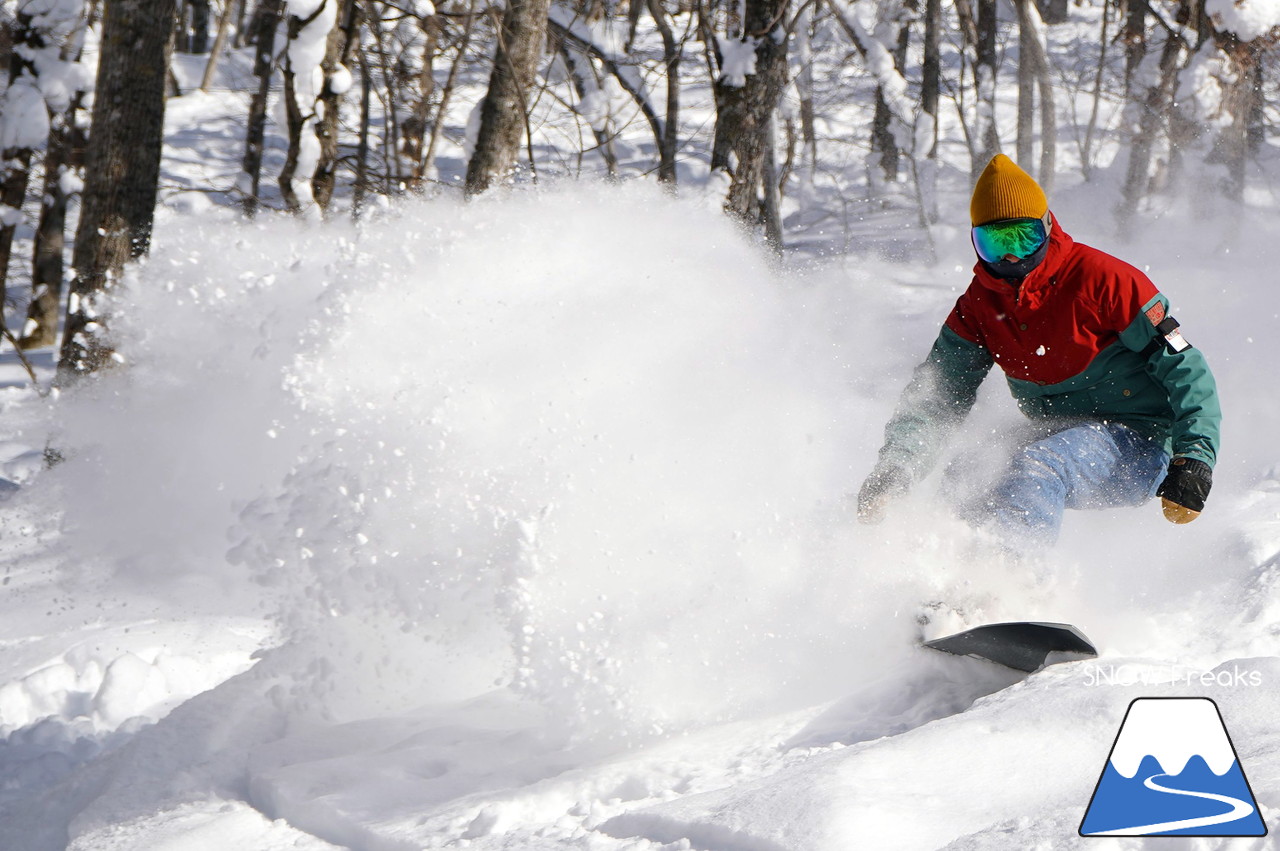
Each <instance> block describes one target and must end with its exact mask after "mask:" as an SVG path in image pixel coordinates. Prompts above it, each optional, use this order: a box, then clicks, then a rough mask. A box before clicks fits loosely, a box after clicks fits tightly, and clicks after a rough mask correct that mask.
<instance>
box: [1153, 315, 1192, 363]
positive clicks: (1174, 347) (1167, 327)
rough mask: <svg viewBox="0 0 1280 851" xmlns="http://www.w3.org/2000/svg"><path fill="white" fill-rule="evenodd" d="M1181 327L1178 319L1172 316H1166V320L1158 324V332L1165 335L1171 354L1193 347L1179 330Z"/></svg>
mask: <svg viewBox="0 0 1280 851" xmlns="http://www.w3.org/2000/svg"><path fill="white" fill-rule="evenodd" d="M1179 327H1181V326H1180V325H1179V324H1178V320H1176V319H1174V318H1173V317H1172V316H1166V317H1165V318H1164V320H1163V321H1162V322H1161V323H1160V324H1159V325H1157V326H1156V332H1157V333H1159V334H1160V336H1162V337H1164V344H1165V346H1166V347H1168V349H1169V353H1170V354H1175V355H1176V354H1177V353H1178V352H1181V351H1185V350H1187V349H1189V348H1191V344H1190V343H1188V342H1187V341H1186V339H1184V338H1183V336H1182V332H1181V331H1179V330H1178V328H1179Z"/></svg>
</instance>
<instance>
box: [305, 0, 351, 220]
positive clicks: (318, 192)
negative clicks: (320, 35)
mask: <svg viewBox="0 0 1280 851" xmlns="http://www.w3.org/2000/svg"><path fill="white" fill-rule="evenodd" d="M359 27H360V11H359V5H358V4H357V2H356V0H341V5H340V6H339V7H338V18H337V20H336V21H335V22H334V26H333V29H332V30H330V31H329V40H328V42H327V44H326V46H325V54H324V62H323V63H322V64H321V66H320V67H321V69H322V70H323V71H324V76H325V84H324V89H323V90H322V91H321V92H320V102H319V117H318V118H317V120H316V138H317V139H319V141H320V160H319V161H318V162H317V163H316V169H315V173H314V174H313V175H312V178H311V194H312V197H313V198H315V202H316V204H318V205H319V206H320V209H321V210H328V209H329V202H330V201H331V200H332V199H333V189H334V184H335V182H336V180H337V171H336V170H337V165H338V130H339V123H338V119H339V116H340V113H341V105H342V96H343V95H344V94H345V93H346V89H345V88H344V89H343V91H340V92H335V91H334V90H333V87H332V85H331V83H332V81H333V79H334V74H335V73H337V72H339V71H340V69H346V68H347V66H348V65H349V64H350V63H351V51H352V49H353V48H354V47H355V45H356V43H357V41H358V37H359V35H358V31H359ZM347 73H349V71H348V72H347Z"/></svg>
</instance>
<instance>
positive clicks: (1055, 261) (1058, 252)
mask: <svg viewBox="0 0 1280 851" xmlns="http://www.w3.org/2000/svg"><path fill="white" fill-rule="evenodd" d="M1049 216H1050V218H1051V219H1052V221H1053V229H1052V230H1051V231H1050V232H1049V250H1048V251H1047V252H1046V253H1045V255H1044V262H1043V263H1041V264H1040V265H1039V266H1037V267H1036V268H1034V269H1032V270H1031V274H1029V275H1027V276H1026V277H1025V278H1023V279H1022V281H1021V282H1018V281H1006V280H1004V279H1003V278H997V277H996V276H995V275H992V274H991V273H990V272H988V271H987V269H986V267H985V266H983V264H982V262H981V261H979V262H978V263H976V264H975V265H974V267H973V279H974V281H975V282H976V283H979V284H981V285H982V286H984V287H986V288H987V289H989V290H993V291H994V292H996V293H997V294H999V295H1003V296H1010V295H1012V296H1016V297H1017V300H1018V303H1019V304H1020V305H1023V306H1026V307H1031V308H1034V307H1037V306H1039V304H1040V303H1041V302H1042V301H1043V300H1044V297H1045V295H1046V294H1047V293H1048V290H1049V289H1050V287H1052V286H1053V282H1054V279H1055V278H1056V277H1057V274H1058V270H1059V269H1061V268H1062V265H1063V263H1064V262H1066V259H1067V255H1069V254H1070V253H1071V248H1072V246H1074V245H1075V240H1074V239H1072V238H1071V235H1070V234H1068V233H1067V232H1066V231H1064V230H1063V229H1062V226H1061V225H1059V224H1058V217H1057V216H1054V215H1053V213H1050V214H1049Z"/></svg>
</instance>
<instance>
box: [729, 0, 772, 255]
mask: <svg viewBox="0 0 1280 851" xmlns="http://www.w3.org/2000/svg"><path fill="white" fill-rule="evenodd" d="M787 5H788V0H745V4H744V7H743V14H742V19H741V21H738V22H736V25H737V26H736V30H737V31H736V32H733V33H729V34H726V35H725V36H722V37H719V38H718V39H717V46H716V57H717V61H718V65H719V73H718V76H717V78H716V81H715V98H716V131H715V139H714V142H713V146H712V150H711V169H712V171H720V172H723V173H725V174H728V175H729V177H730V183H729V193H728V198H727V199H726V200H725V205H724V206H725V210H726V211H728V212H729V213H730V214H731V215H733V216H735V217H737V218H738V219H740V220H742V221H743V222H746V223H749V224H752V225H754V224H755V223H756V222H760V221H763V223H764V226H765V233H766V237H767V238H768V240H769V242H770V244H771V245H772V246H773V248H774V250H775V251H781V250H782V223H781V221H780V220H778V218H777V213H776V205H775V204H772V203H771V202H770V197H771V196H773V197H774V198H776V193H777V185H776V183H775V182H774V181H771V180H770V181H766V179H765V178H766V167H767V165H768V164H769V162H770V160H771V159H772V149H773V145H774V140H773V116H774V113H775V112H776V111H777V109H778V101H779V99H780V98H781V97H782V90H783V88H784V87H785V86H786V82H787V40H786V37H785V32H784V31H783V19H784V18H785V16H786V11H787Z"/></svg>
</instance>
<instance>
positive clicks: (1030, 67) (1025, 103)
mask: <svg viewBox="0 0 1280 851" xmlns="http://www.w3.org/2000/svg"><path fill="white" fill-rule="evenodd" d="M1025 4H1026V0H1014V3H1013V5H1014V6H1015V7H1016V8H1017V12H1018V131H1017V132H1018V135H1017V140H1016V143H1015V144H1016V153H1017V156H1016V159H1017V160H1018V162H1019V163H1020V164H1021V165H1022V167H1023V168H1025V169H1028V170H1030V168H1031V157H1032V155H1033V153H1034V149H1035V117H1036V73H1035V67H1036V63H1035V58H1034V53H1035V49H1036V46H1035V34H1034V33H1033V32H1032V31H1031V27H1030V26H1029V25H1028V23H1027V15H1026V11H1025V9H1024V6H1025Z"/></svg>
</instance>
